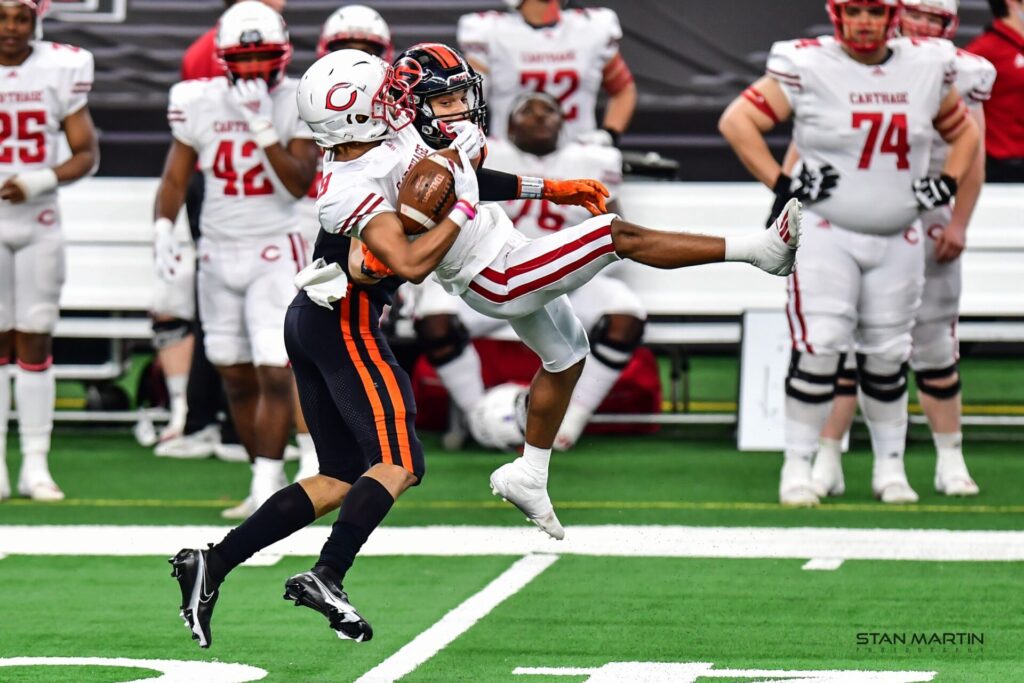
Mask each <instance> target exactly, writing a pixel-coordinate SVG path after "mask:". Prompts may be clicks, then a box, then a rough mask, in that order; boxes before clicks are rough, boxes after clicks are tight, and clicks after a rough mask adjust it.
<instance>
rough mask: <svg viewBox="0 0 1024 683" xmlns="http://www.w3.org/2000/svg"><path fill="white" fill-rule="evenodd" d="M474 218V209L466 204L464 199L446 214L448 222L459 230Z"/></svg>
mask: <svg viewBox="0 0 1024 683" xmlns="http://www.w3.org/2000/svg"><path fill="white" fill-rule="evenodd" d="M474 218H476V209H474V208H473V206H472V205H471V204H470V203H469V202H467V201H466V200H465V199H460V200H459V201H457V202H455V206H453V207H452V210H451V212H450V213H449V214H448V220H450V221H451V222H452V223H455V225H457V226H459V228H460V229H461V228H464V227H465V226H466V223H468V222H470V221H471V220H473V219H474Z"/></svg>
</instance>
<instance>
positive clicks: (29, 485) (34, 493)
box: [18, 469, 64, 503]
mask: <svg viewBox="0 0 1024 683" xmlns="http://www.w3.org/2000/svg"><path fill="white" fill-rule="evenodd" d="M18 493H19V494H20V495H22V496H25V497H26V498H31V499H32V500H35V501H38V502H41V503H56V502H58V501H61V500H64V492H63V491H61V490H60V487H59V486H57V483H56V482H55V481H54V480H53V477H52V476H50V473H49V472H48V471H46V470H45V469H43V470H39V471H37V472H25V471H24V470H22V472H21V475H20V476H19V477H18Z"/></svg>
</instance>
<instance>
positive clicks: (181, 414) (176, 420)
mask: <svg viewBox="0 0 1024 683" xmlns="http://www.w3.org/2000/svg"><path fill="white" fill-rule="evenodd" d="M164 379H165V380H166V382H167V395H168V396H169V397H170V399H171V401H170V402H171V419H170V422H169V424H170V425H174V426H177V427H178V428H179V429H182V428H184V427H185V418H186V416H187V413H188V400H187V398H186V392H187V390H188V375H187V374H185V375H168V376H167V377H165V378H164Z"/></svg>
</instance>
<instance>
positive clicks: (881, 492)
mask: <svg viewBox="0 0 1024 683" xmlns="http://www.w3.org/2000/svg"><path fill="white" fill-rule="evenodd" d="M871 491H872V492H873V493H874V494H875V498H877V499H878V500H880V501H882V502H883V503H888V504H890V505H911V504H913V503H916V502H917V501H918V496H917V492H916V491H914V489H912V488H911V487H910V482H909V481H907V471H906V470H905V469H904V467H903V459H902V458H900V457H892V456H890V457H887V458H882V459H879V458H878V456H875V465H874V471H873V472H872V475H871Z"/></svg>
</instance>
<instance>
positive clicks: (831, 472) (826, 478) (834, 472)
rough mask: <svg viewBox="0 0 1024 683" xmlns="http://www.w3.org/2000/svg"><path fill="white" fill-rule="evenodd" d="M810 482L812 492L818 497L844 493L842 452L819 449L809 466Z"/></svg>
mask: <svg viewBox="0 0 1024 683" xmlns="http://www.w3.org/2000/svg"><path fill="white" fill-rule="evenodd" d="M811 483H812V485H813V486H814V493H815V494H817V495H818V497H819V498H825V497H826V496H841V495H843V494H844V493H846V480H845V479H843V461H842V453H837V452H834V451H832V450H831V449H821V450H819V451H818V454H817V455H816V456H815V457H814V465H813V466H812V467H811Z"/></svg>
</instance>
